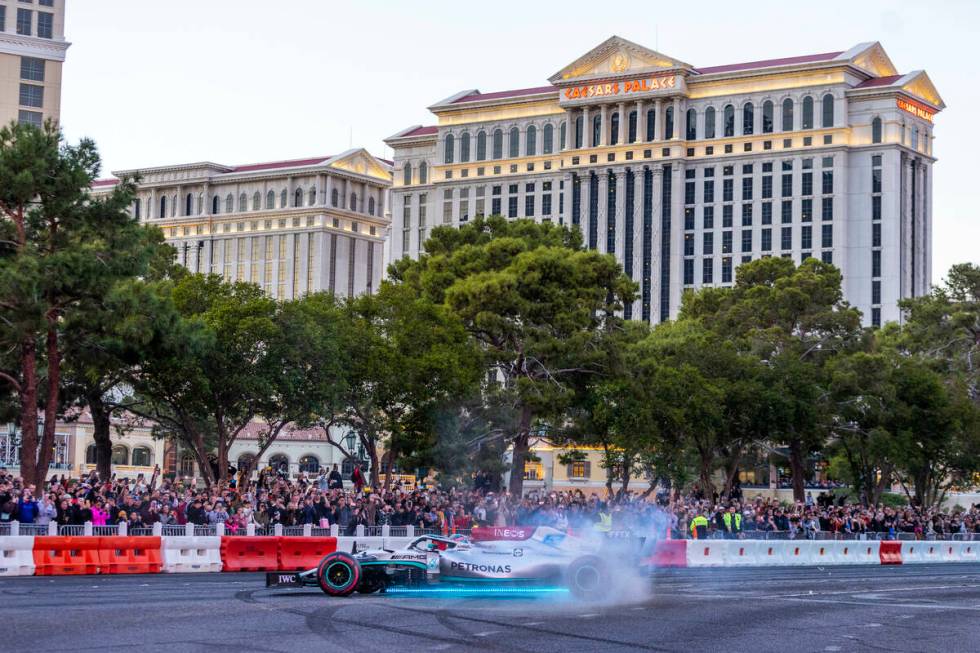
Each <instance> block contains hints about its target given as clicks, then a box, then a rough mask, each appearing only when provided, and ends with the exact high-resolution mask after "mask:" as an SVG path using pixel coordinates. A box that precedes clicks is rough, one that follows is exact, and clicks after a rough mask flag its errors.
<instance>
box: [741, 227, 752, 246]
mask: <svg viewBox="0 0 980 653" xmlns="http://www.w3.org/2000/svg"><path fill="white" fill-rule="evenodd" d="M742 251H743V252H751V251H752V230H751V229H743V230H742Z"/></svg>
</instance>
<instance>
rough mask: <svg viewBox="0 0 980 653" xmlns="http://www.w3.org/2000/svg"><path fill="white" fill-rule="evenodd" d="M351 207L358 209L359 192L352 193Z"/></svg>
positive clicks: (353, 209)
mask: <svg viewBox="0 0 980 653" xmlns="http://www.w3.org/2000/svg"><path fill="white" fill-rule="evenodd" d="M349 208H350V210H351V211H356V210H357V193H351V194H350V207H349Z"/></svg>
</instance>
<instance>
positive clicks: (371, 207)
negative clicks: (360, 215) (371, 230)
mask: <svg viewBox="0 0 980 653" xmlns="http://www.w3.org/2000/svg"><path fill="white" fill-rule="evenodd" d="M368 215H374V198H373V197H371V198H369V199H368Z"/></svg>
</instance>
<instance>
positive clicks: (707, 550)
mask: <svg viewBox="0 0 980 653" xmlns="http://www.w3.org/2000/svg"><path fill="white" fill-rule="evenodd" d="M734 542H735V541H734V540H688V542H687V566H688V567H724V566H726V560H727V558H728V549H729V546H728V545H729V544H733V543H734Z"/></svg>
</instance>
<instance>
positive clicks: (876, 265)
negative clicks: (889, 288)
mask: <svg viewBox="0 0 980 653" xmlns="http://www.w3.org/2000/svg"><path fill="white" fill-rule="evenodd" d="M871 276H872V277H880V276H881V250H878V249H875V250H872V251H871Z"/></svg>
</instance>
